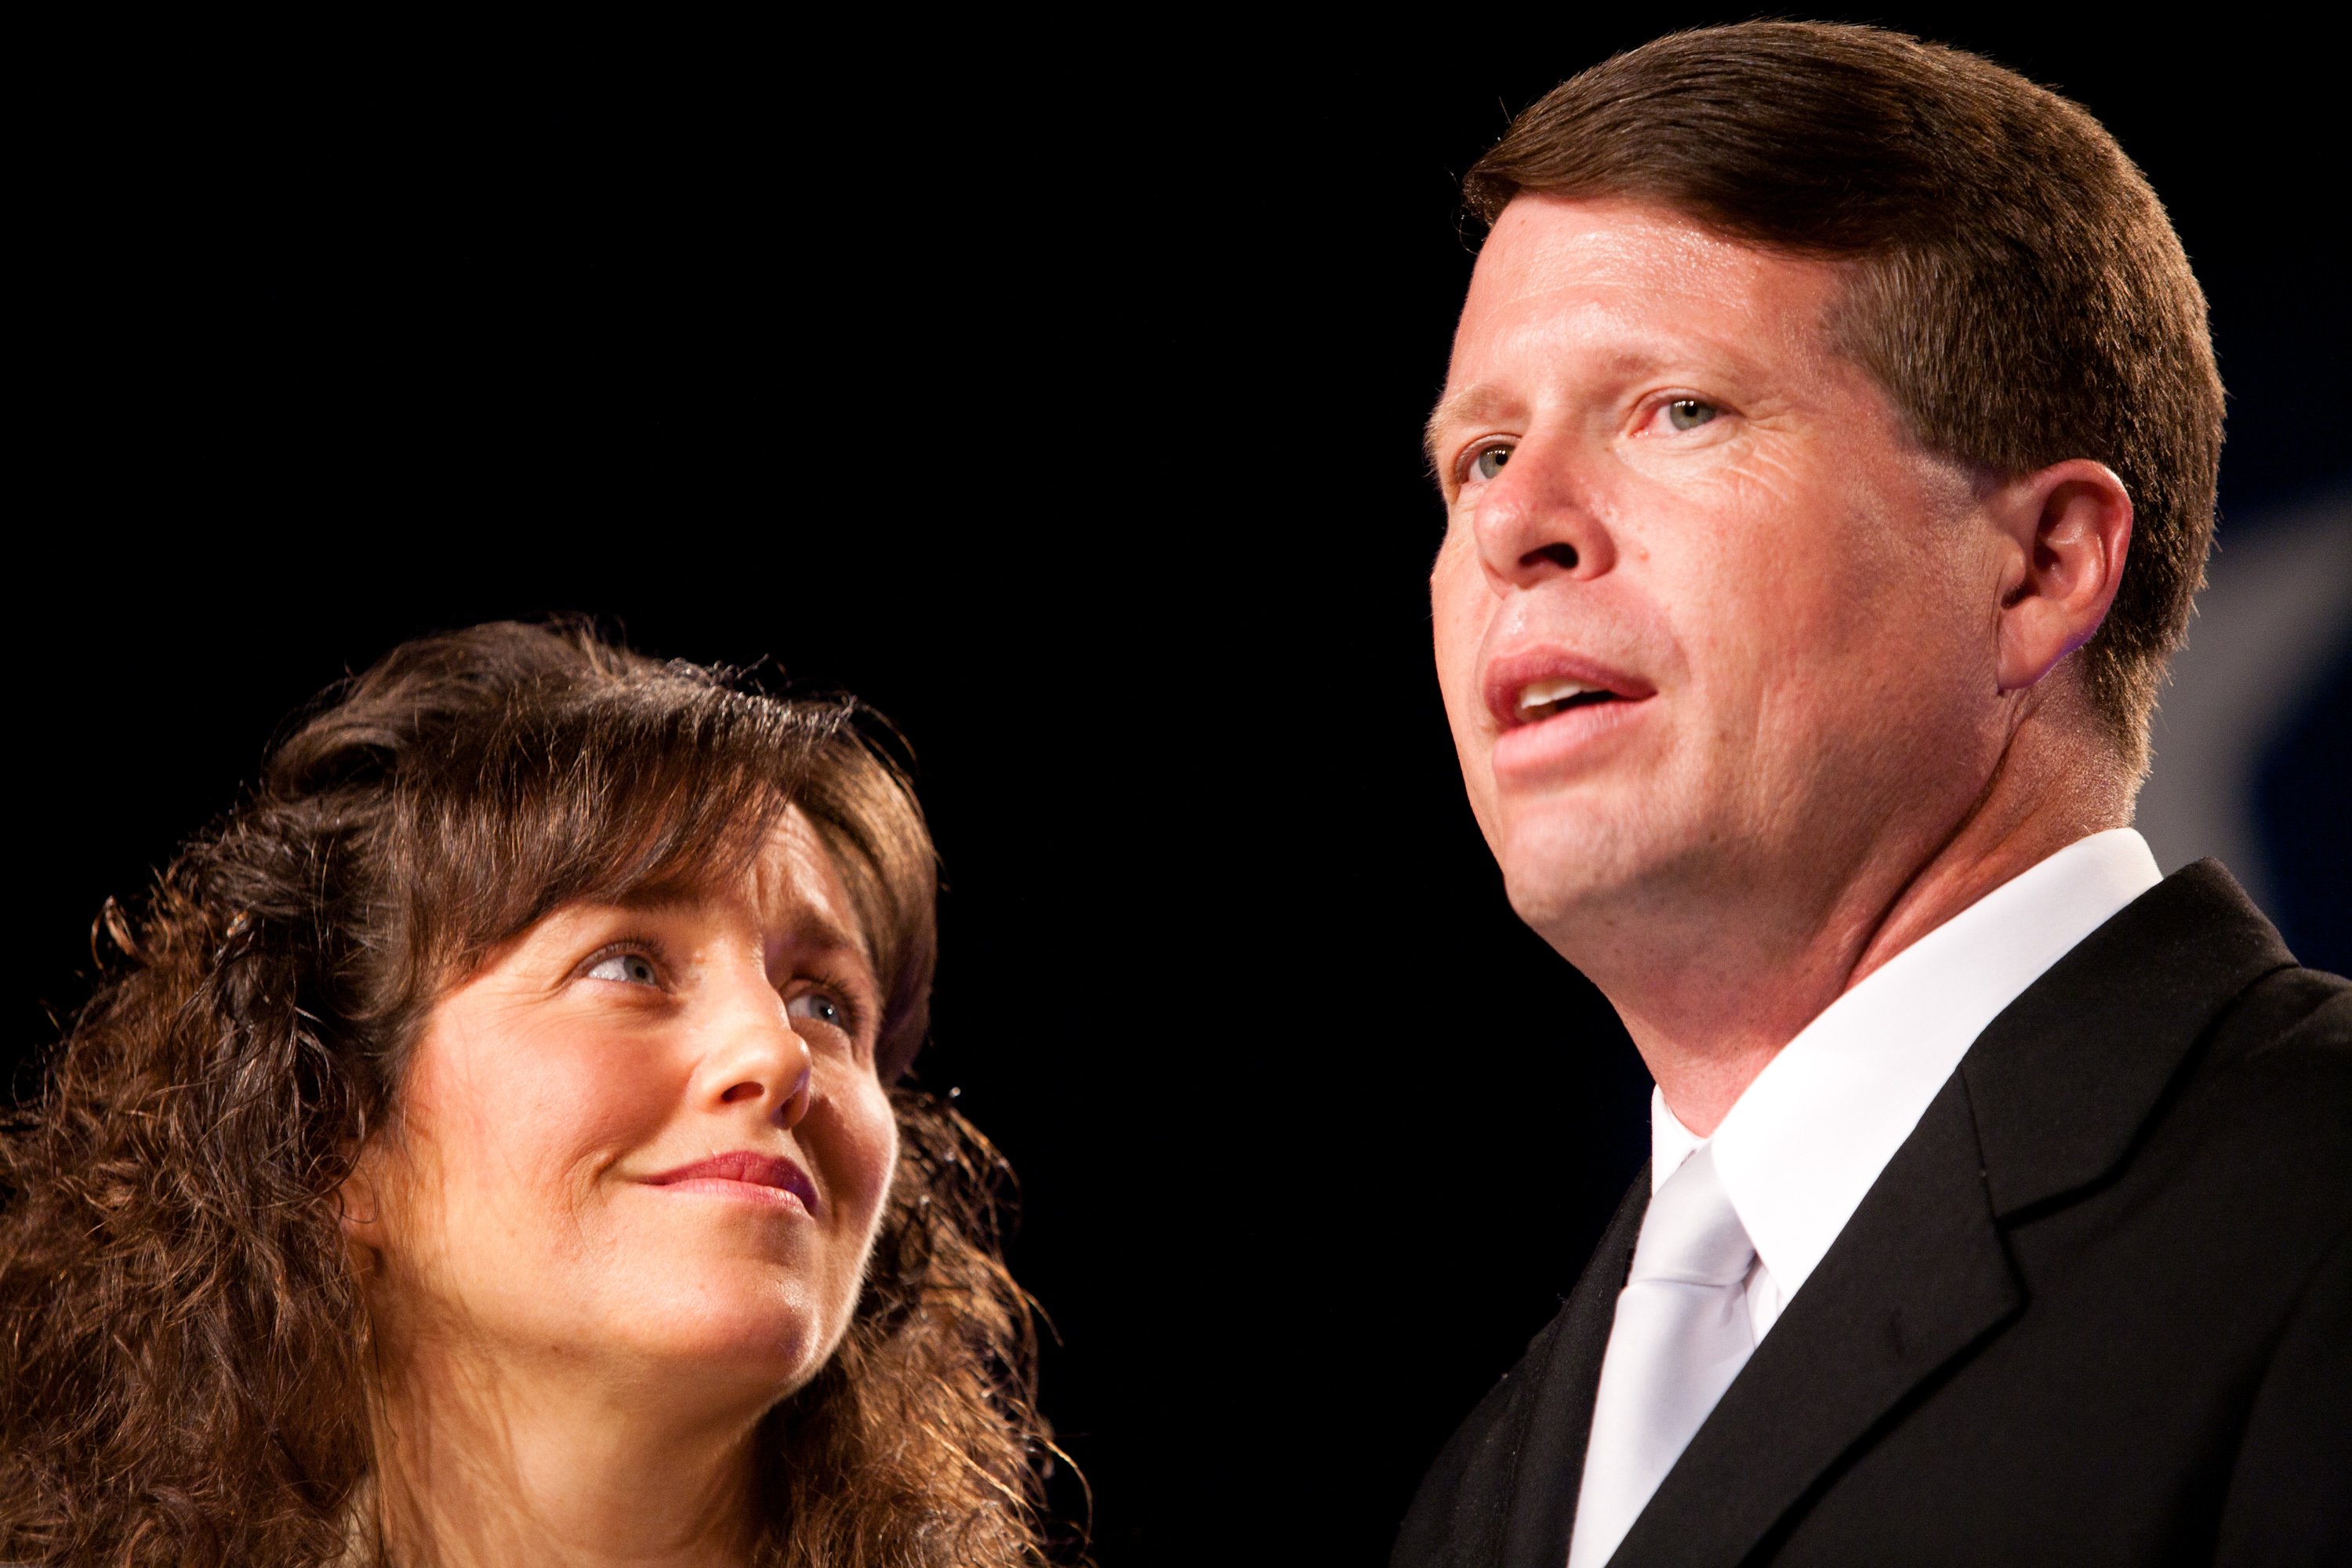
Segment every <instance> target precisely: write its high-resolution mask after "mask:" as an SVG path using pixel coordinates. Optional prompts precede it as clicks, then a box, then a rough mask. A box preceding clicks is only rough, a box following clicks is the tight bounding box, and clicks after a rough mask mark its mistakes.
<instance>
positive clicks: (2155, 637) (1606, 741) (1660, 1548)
mask: <svg viewBox="0 0 2352 1568" xmlns="http://www.w3.org/2000/svg"><path fill="white" fill-rule="evenodd" d="M1466 193H1467V196H1468V200H1469V203H1470V205H1471V207H1472V210H1473V211H1474V212H1475V213H1476V214H1477V215H1478V216H1481V217H1482V218H1484V219H1485V220H1486V222H1487V223H1488V225H1489V226H1490V233H1489V235H1488V237H1487V238H1486V243H1485V246H1484V247H1483V249H1482V251H1481V254H1480V257H1479V260H1478V264H1477V268H1476V271H1475V276H1474V278H1473V280H1472V283H1471V286H1470V292H1469V297H1468V299H1467V300H1466V302H1465V305H1464V308H1463V312H1462V320H1461V323H1460V327H1459V330H1458V332H1457V335H1456V338H1455V342H1454V357H1453V362H1452V364H1451V367H1450V372H1449V375H1448V380H1447V384H1446V390H1445V395H1444V400H1443V401H1442V403H1441V404H1440V405H1439V406H1438V409H1437V411H1436V413H1435V415H1434V416H1433V419H1432V421H1431V425H1430V452H1431V456H1432V458H1433V463H1434V465H1435V468H1436V473H1437V477H1438V479H1439V482H1440V484H1441V486H1442V488H1443V489H1444V497H1445V500H1446V504H1447V506H1448V509H1449V523H1448V531H1447V533H1446V537H1445V542H1444V546H1443V548H1442V549H1441V551H1440V552H1439V555H1438V558H1437V562H1436V565H1435V568H1434V571H1433V576H1432V589H1433V602H1434V609H1435V631H1436V653H1437V662H1438V668H1439V674H1440V679H1441V684H1442V687H1443V689H1444V696H1445V702H1446V708H1447V711H1448V714H1449V717H1450V719H1451V721H1452V724H1453V729H1454V738H1455V742H1456V745H1457V748H1458V750H1459V752H1460V756H1461V762H1462V770H1463V775H1464V779H1465V783H1466V784H1467V786H1468V790H1469V795H1470V800H1471V804H1472V806H1473V808H1474V810H1475V814H1476V816H1477V818H1478V821H1479V824H1480V826H1481V827H1482V828H1483V829H1484V831H1485V833H1486V838H1487V840H1488V842H1489V844H1490V845H1491V846H1492V847H1493V848H1494V851H1495V854H1496V858H1497V859H1498V860H1499V861H1500V863H1501V866H1502V869H1503V873H1504V879H1505V882H1506V885H1507V889H1508V891H1509V894H1510V898H1511V901H1512V905H1513V907H1514V908H1515V909H1516V910H1517V912H1518V913H1519V914H1520V916H1521V917H1522V918H1524V919H1525V920H1526V921H1528V924H1530V925H1531V926H1533V927H1534V928H1535V929H1536V930H1537V931H1538V932H1540V933H1541V934H1542V935H1543V936H1544V937H1545V938H1546V939H1547V940H1549V942H1551V944H1552V945H1553V947H1555V948H1556V949H1557V950H1558V951H1559V952H1560V953H1561V955H1562V956H1564V957H1565V958H1567V959H1568V960H1570V962H1571V963H1574V964H1576V965H1577V966H1578V967H1579V968H1580V969H1581V970H1582V971H1583V972H1584V973H1586V974H1588V975H1589V976H1591V979H1592V980H1593V981H1594V982H1595V983H1596V984H1598V985H1599V986H1600V987H1601V990H1602V991H1603V992H1604V993H1606V994H1607V995H1608V996H1609V998H1610V1000H1611V1001H1612V1004H1613V1005H1615V1006H1616V1007H1617V1009H1618V1011H1619V1013H1620V1014H1621V1016H1622V1017H1623V1019H1624V1021H1625V1025H1626V1027H1627V1029H1628V1031H1629V1032H1630V1033H1631V1034H1632V1036H1633V1041H1634V1043H1635V1045H1636V1046H1637V1047H1639V1048H1640V1050H1641V1052H1642V1055H1643V1060H1644V1062H1645V1064H1646V1065H1647V1066H1648V1068H1649V1069H1650V1071H1651V1073H1652V1075H1653V1077H1654V1079H1656V1082H1657V1091H1656V1094H1655V1096H1654V1100H1653V1110H1652V1122H1653V1125H1652V1134H1653V1137H1652V1142H1653V1151H1654V1152H1653V1159H1652V1161H1651V1163H1650V1166H1649V1168H1648V1169H1647V1170H1646V1171H1645V1172H1644V1173H1643V1174H1642V1176H1641V1177H1640V1179H1639V1180H1637V1182H1636V1183H1635V1184H1634V1187H1633V1192H1632V1193H1631V1194H1629V1195H1628V1196H1627V1198H1626V1201H1625V1203H1624V1205H1622V1208H1621V1209H1620V1211H1619V1213H1618V1215H1617V1216H1616V1218H1615V1219H1614V1220H1613V1221H1612V1224H1611V1225H1610V1226H1609V1228H1608V1230H1607V1232H1606V1234H1605V1235H1604V1236H1603V1237H1602V1239H1601V1244H1600V1247H1599V1248H1598V1249H1597V1251H1596V1252H1595V1254H1594V1256H1593V1258H1592V1260H1591V1264H1590V1266H1589V1267H1588V1268H1587V1269H1586V1272H1585V1274H1584V1277H1583V1279H1581V1281H1580V1283H1579V1284H1578V1286H1577V1288H1576V1289H1575V1291H1574V1293H1573V1294H1572V1295H1571V1296H1570V1299H1569V1300H1568V1302H1567V1303H1566V1305H1565V1307H1564V1309H1563V1310H1562V1311H1561V1312H1560V1314H1559V1317H1558V1318H1557V1319H1556V1320H1554V1321H1553V1322H1552V1323H1551V1324H1549V1326H1548V1327H1546V1328H1545V1329H1544V1330H1543V1331H1541V1332H1540V1333H1538V1335H1537V1336H1536V1338H1535V1339H1534V1341H1533V1342H1531V1343H1530V1345H1529V1346H1528V1352H1527V1355H1526V1357H1525V1359H1524V1360H1522V1361H1521V1363H1519V1365H1518V1366H1517V1367H1516V1368H1515V1369H1513V1370H1512V1371H1511V1372H1510V1373H1508V1374H1507V1376H1506V1377H1505V1379H1504V1381H1503V1382H1502V1383H1501V1384H1499V1385H1498V1386H1497V1387H1496V1389H1495V1390H1494V1392H1493V1393H1492V1394H1489V1395H1488V1396H1487V1398H1486V1401H1485V1402H1484V1403H1482V1404H1481V1405H1479V1406H1478V1408H1477V1409H1476V1410H1475V1412H1473V1413H1472V1415H1470V1417H1469V1419H1468V1421H1467V1422H1466V1423H1465V1425H1464V1426H1463V1427H1462V1429H1461V1431H1460V1432H1459V1433H1457V1434H1456V1436H1454V1439H1453V1441H1452V1442H1451V1443H1450V1444H1449V1445H1448V1447H1446V1449H1445V1451H1444V1453H1443V1454H1442V1455H1441V1456H1440V1458H1438V1460H1437V1463H1436V1465H1435V1467H1434V1468H1433V1470H1432V1471H1431V1473H1430V1475H1429V1478H1428V1479H1427V1480H1426V1481H1425V1482H1424V1483H1423V1489H1422V1491H1421V1494H1420V1496H1419V1497H1418V1498H1417V1499H1416V1500H1415V1502H1414V1504H1413V1507H1412V1511H1411V1512H1410V1514H1409V1515H1408V1517H1407V1518H1406V1521H1405V1522H1404V1525H1403V1529H1402V1533H1401V1536H1400V1540H1399V1543H1398V1546H1397V1551H1396V1555H1395V1559H1394V1561H1395V1563H1396V1564H1397V1568H1435V1565H1439V1564H1446V1565H1459V1568H1469V1565H1474V1564H1488V1563H1495V1564H1508V1565H1511V1568H1560V1565H1561V1564H1563V1563H1566V1564H1569V1565H1570V1568H1595V1565H1598V1564H1600V1563H1620V1564H1625V1565H1627V1568H1633V1565H1636V1564H1645V1563H1760V1562H1770V1563H1906V1564H1907V1563H1940V1562H1955V1563H2026V1562H2030V1563H2045V1562H2046V1563H2106V1562H2132V1563H2137V1562H2157V1561H2164V1562H2172V1561H2203V1560H2209V1559H2212V1558H2215V1557H2219V1558H2220V1559H2221V1560H2223V1561H2229V1562H2249V1563H2251V1562H2263V1563H2271V1562H2294V1563H2316V1562H2323V1561H2352V1544H2347V1524H2346V1510H2347V1497H2352V1475H2347V1468H2352V1458H2347V1456H2352V1424H2347V1410H2352V1367H2347V1341H2352V1155H2348V1154H2347V1151H2352V986H2347V983H2346V982H2344V981H2343V980H2341V979H2338V978H2336V977H2335V976H2331V975H2324V974H2320V973H2315V972H2313V971H2309V970H2305V969H2301V968H2299V967H2297V966H2296V965H2295V963H2294V960H2293V958H2292V957H2291V956H2290V955H2289V954H2288V953H2287V952H2285V950H2284V948H2283V947H2282V946H2281V945H2280V944H2279V942H2278V938H2277V935H2276V933H2275V932H2274V931H2273V930H2272V929H2271V927H2270V925H2269V924H2268V922H2267V921H2264V920H2263V917H2262V916H2261V915H2260V914H2259V913H2258V912H2257V911H2256V910H2254V909H2253V908H2252V906H2251V905H2249V904H2248V903H2247V902H2246V900H2245V899H2244V897H2243V896H2242V894H2241V893H2240V892H2239V890H2238V889H2237V887H2236V885H2235V884H2234V883H2233V882H2231V879H2230V878H2229V876H2228V874H2227V873H2226V872H2225V871H2223V870H2222V869H2221V868H2220V867H2219V866H2217V865H2215V864H2213V863H2211V862H2206V863H2203V864H2200V865H2198V866H2195V867H2191V868H2188V869H2186V870H2184V871H2181V872H2179V873H2178V874H2177V875H2175V876H2173V877H2171V878H2169V879H2161V878H2159V876H2158V871H2157V868H2156V866H2155V864H2154V862H2153V860H2152V859H2151V858H2150V857H2149V854H2148V851H2147V846H2146V845H2145V844H2144V843H2143V842H2142V841H2141V840H2140V839H2139V837H2138V836H2137V834H2135V833H2133V832H2131V831H2130V828H2129V824H2130V822H2131V816H2132V800H2133V795H2134V793H2135V791H2136V790H2137V786H2138V782H2139V780H2140V778H2141V777H2142V775H2143V774H2144V773H2145V772H2146V769H2147V723H2148V718H2149V714H2150V710H2151V709H2152V707H2153V705H2154V702H2155V699H2156V694H2157V690H2158V684H2159V682H2160V680H2161V679H2162V675H2163V668H2164V663H2165V660H2166V658H2168V655H2169V653H2170V652H2171V650H2172V649H2173V648H2174V647H2177V646H2178V645H2179V641H2180V639H2181V637H2182V634H2183V631H2184V628H2185V626H2186V625H2187V622H2188V618H2189V605H2190V599H2191V595H2193V594H2194V592H2195V590H2196V588H2197V585H2198V584H2199V582H2200V578H2201V575H2202V566H2203V561H2204V556H2205V551H2206V546H2207V542H2208V539H2209V537H2210V528H2211V520H2212V504H2213V488H2214V478H2215V470H2216V466H2217V462H2218V458H2219V450H2220V441H2221V385H2220V383H2219V380H2218V379H2217V377H2216V375H2215V372H2214V366H2213V358H2212V353H2211V350H2210V342H2209V339H2208V335H2207V331H2206V325H2205V310H2204V301H2203V298H2202V296H2201V294H2200V291H2199V289H2198V287H2197V284H2196V281H2195V279H2194V278H2193V277H2192V276H2191V275H2190V273H2189V266H2188V262H2187V259H2186V258H2185V257H2184V256H2183V254H2182V251H2181V248H2180V245H2179V241H2178V239H2177V238H2176V237H2174V235H2173V233H2172V230H2171V228H2170V226H2169V225H2168V222H2167V221H2166V219H2165V216H2164V214H2163V211H2162V209H2161V208H2160V207H2159V206H2158V203H2157V200H2156V198H2155V196H2154V195H2153V194H2152V193H2151V192H2150V191H2149V189H2148V187H2147V184H2146V182H2145V181H2144V180H2143V179H2142V178H2141V177H2140V175H2139V174H2138V172H2137V170H2136V169H2134V168H2133V167H2132V165H2131V164H2130V163H2129V162H2128V161H2127V160H2126V159H2125V157H2124V156H2123V154H2122V153H2121V152H2120V151H2119V150H2118V149H2117V148H2116V145H2115V143H2114V142H2113V141H2112V140H2111V139H2110V138H2109V137H2108V136H2107V135H2106V133H2105V132H2104V131H2103V130H2102V129H2101V128H2100V127H2099V126H2098V124H2097V123H2096V122H2095V121H2093V120H2092V119H2091V118H2090V117H2089V116H2088V115H2086V114H2085V113H2084V112H2083V111H2082V110H2080V109H2078V108H2076V107H2075V106H2074V105H2073V104H2070V103H2068V102H2066V101H2064V100H2062V99H2059V98H2057V97H2055V96H2054V95H2053V94H2050V93H2048V92H2045V91H2043V90H2042V89H2038V88H2035V87H2033V86H2032V85H2031V84H2030V83H2028V82H2026V81H2024V80H2022V79H2020V78H2018V77H2016V76H2014V75H2012V74H2011V73H2010V72H2008V71H2005V70H2002V69H2000V68H1997V67H1995V66H1992V65H1990V64H1988V63H1987V62H1985V61H1982V60H1979V59H1977V58H1973V57H1970V56H1968V55H1964V54H1959V53H1958V52H1955V51H1952V50H1948V49H1943V48H1939V47H1933V46H1929V45H1926V44H1922V43H1919V42H1917V41H1916V40H1913V39H1909V38H1906V37H1901V36H1899V35H1895V34H1892V33H1886V32H1880V31H1875V30H1872V29H1867V28H1857V27H1843V26H1811V25H1801V24H1783V23H1772V24H1767V23H1758V24H1751V25H1745V26H1734V27H1725V28H1716V29H1706V30H1701V31H1697V32H1691V33H1684V34H1680V35H1676V36H1675V37H1668V38H1665V39H1663V40H1660V41H1659V42H1656V43H1654V44H1652V45H1650V46H1648V47H1644V48H1642V49H1638V50H1635V51H1633V53H1631V54H1629V55H1624V56H1621V57H1619V58H1615V59H1612V60H1611V61H1609V62H1608V63H1606V64H1604V65H1602V66H1600V67H1597V68H1594V69H1592V70H1590V71H1587V72H1586V73H1584V74H1583V75H1581V76H1580V77H1578V78H1576V79H1573V80H1570V82H1568V83H1566V84H1565V85H1563V86H1562V87H1560V88H1559V89H1557V90H1556V91H1554V92H1553V93H1552V94H1551V95H1549V97H1548V98H1546V99H1545V100H1542V101H1541V102H1540V103H1538V105H1537V106H1536V107H1535V108H1533V109H1531V110H1528V112H1527V113H1526V114H1525V115H1523V116H1521V117H1520V119H1519V120H1518V121H1517V123H1515V124H1514V125H1513V126H1512V127H1511V129H1510V130H1509V132H1507V134H1506V135H1505V136H1504V138H1503V140H1502V142H1500V143H1499V144H1498V145H1497V146H1496V148H1495V149H1494V151H1493V152H1491V153H1488V154H1487V155H1486V158H1485V159H1483V160H1481V162H1480V163H1478V164H1477V165H1476V167H1475V168H1474V169H1473V170H1472V172H1471V174H1470V175H1469V177H1468V180H1467V182H1466Z"/></svg>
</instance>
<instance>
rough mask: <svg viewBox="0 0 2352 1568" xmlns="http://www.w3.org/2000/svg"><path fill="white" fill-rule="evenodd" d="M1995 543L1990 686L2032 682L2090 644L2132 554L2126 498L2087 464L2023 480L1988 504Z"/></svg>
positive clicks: (2101, 469)
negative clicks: (1996, 642) (1995, 646)
mask: <svg viewBox="0 0 2352 1568" xmlns="http://www.w3.org/2000/svg"><path fill="white" fill-rule="evenodd" d="M1990 510H1991V512H1992V518H1993V523H1994V526H1995V528H1996V529H1997V530H1998V531H2000V534H2001V536H2002V539H2001V551H2002V553H2001V574H2000V647H1999V650H1998V655H1997V664H1996V671H1997V676H1996V679H1998V682H1999V689H2000V690H2002V691H2017V690H2021V689H2024V688H2026V687H2029V686H2032V684H2033V683H2034V682H2036V681H2038V680H2040V679H2042V677H2043V676H2045V675H2047V674H2049V673H2050V672H2051V670H2052V669H2053V668H2056V667H2057V664H2058V661H2059V660H2060V659H2062V658H2065V657H2066V656H2067V655H2068V654H2070V653H2073V652H2074V650H2075V649H2076V648H2078V647H2082V646H2083V645H2084V643H2086V642H2088V641H2090V640H2091V637H2092V636H2093V634H2095V632H2097V631H2098V629H2099V623H2100V622H2102V621H2104V620H2105V619H2106V616H2107V606H2108V605H2111V604H2113V603H2114V602H2115V597H2116V584H2119V583H2121V582H2122V581H2123V574H2124V558H2125V556H2126V554H2127V553H2128V552H2129V551H2130V548H2131V528H2132V502H2131V493H2130V492H2129V491H2128V490H2126V489H2124V482H2123V480H2121V479H2117V478H2116V474H2115V470H2114V469H2112V468H2108V467H2107V466H2106V465H2105V464H2104V463H2095V462H2093V461H2091V460H2090V459H2089V458H2069V459H2068V460H2067V461H2065V462H2063V463H2055V464H2053V465H2052V466H2051V467H2049V468H2042V469H2040V470H2038V471H2036V472H2034V473H2031V474H2027V475H2025V476H2023V477H2022V478H2020V479H2013V480H2011V481H2010V482H2009V483H2007V484H2005V485H2003V486H2001V487H2000V489H1999V490H1998V491H1997V492H1995V494H1994V496H1993V499H1992V502H1991V509H1990Z"/></svg>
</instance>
